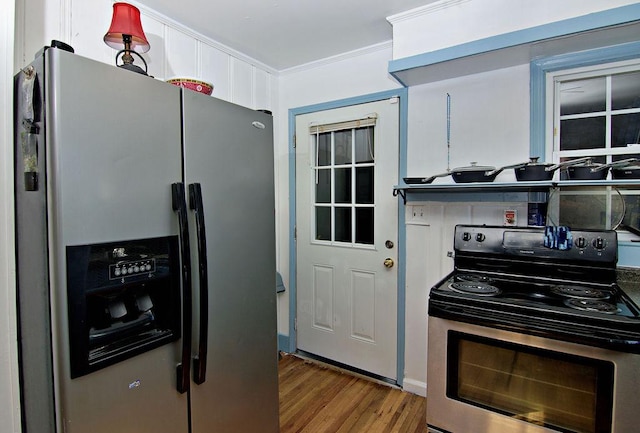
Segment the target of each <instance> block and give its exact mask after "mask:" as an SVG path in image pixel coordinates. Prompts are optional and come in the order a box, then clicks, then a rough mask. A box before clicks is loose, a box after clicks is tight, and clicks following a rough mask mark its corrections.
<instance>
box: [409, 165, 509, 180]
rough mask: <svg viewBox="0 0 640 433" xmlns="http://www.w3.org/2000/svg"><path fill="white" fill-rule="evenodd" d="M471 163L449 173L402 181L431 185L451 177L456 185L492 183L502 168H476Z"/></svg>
mask: <svg viewBox="0 0 640 433" xmlns="http://www.w3.org/2000/svg"><path fill="white" fill-rule="evenodd" d="M475 164H476V163H475V162H472V163H471V165H469V166H467V167H458V168H454V169H453V170H451V171H447V172H445V173H440V174H435V175H433V176H430V177H422V178H421V177H405V178H404V181H405V183H408V184H415V183H421V184H425V183H432V182H433V181H434V180H435V179H436V178H438V177H445V176H449V175H451V177H452V178H453V181H454V182H456V183H468V182H492V181H493V180H494V179H495V178H496V176H498V174H500V172H502V170H504V168H495V167H490V166H478V165H475Z"/></svg>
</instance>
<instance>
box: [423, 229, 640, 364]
mask: <svg viewBox="0 0 640 433" xmlns="http://www.w3.org/2000/svg"><path fill="white" fill-rule="evenodd" d="M454 252H455V256H454V271H453V272H452V273H450V274H449V275H448V276H447V277H445V278H444V279H443V280H441V281H440V282H439V283H438V284H436V285H435V286H434V287H433V288H432V289H431V291H430V295H429V315H430V316H433V317H440V318H444V319H449V320H457V321H461V322H467V323H473V324H477V325H482V326H487V327H492V328H497V329H504V330H509V331H514V332H520V333H524V334H529V335H537V336H542V337H546V338H552V339H556V340H562V341H568V342H574V343H578V344H586V345H591V346H596V347H601V348H605V349H612V350H618V351H624V352H630V353H640V308H639V307H638V306H637V305H636V304H635V303H634V302H633V301H632V299H631V298H630V297H629V296H628V295H627V294H626V293H624V291H623V290H622V289H621V288H620V287H619V285H618V284H617V281H616V263H617V235H616V232H615V231H594V230H572V229H570V228H567V227H562V228H557V227H549V228H538V227H498V226H477V225H459V226H456V228H455V240H454Z"/></svg>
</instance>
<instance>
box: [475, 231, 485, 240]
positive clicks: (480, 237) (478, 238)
mask: <svg viewBox="0 0 640 433" xmlns="http://www.w3.org/2000/svg"><path fill="white" fill-rule="evenodd" d="M485 239H486V236H485V235H484V234H482V233H478V234H477V235H476V241H477V242H484V240H485Z"/></svg>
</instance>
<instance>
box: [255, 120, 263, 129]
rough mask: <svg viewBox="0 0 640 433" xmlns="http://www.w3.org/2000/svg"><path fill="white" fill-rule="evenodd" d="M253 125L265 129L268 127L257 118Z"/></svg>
mask: <svg viewBox="0 0 640 433" xmlns="http://www.w3.org/2000/svg"><path fill="white" fill-rule="evenodd" d="M252 125H253V126H255V127H256V128H258V129H264V128H266V126H264V123H262V122H258V121H257V120H256V121H255V122H253V123H252Z"/></svg>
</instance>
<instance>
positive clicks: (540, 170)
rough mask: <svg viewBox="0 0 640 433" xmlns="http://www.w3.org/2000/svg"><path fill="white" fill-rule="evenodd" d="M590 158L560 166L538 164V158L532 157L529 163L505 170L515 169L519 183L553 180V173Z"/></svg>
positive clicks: (567, 162) (544, 163) (508, 166)
mask: <svg viewBox="0 0 640 433" xmlns="http://www.w3.org/2000/svg"><path fill="white" fill-rule="evenodd" d="M588 159H589V158H580V159H574V160H571V161H566V162H561V163H560V164H552V163H547V162H538V157H531V158H530V160H529V161H528V162H522V163H519V164H513V165H507V166H506V167H503V169H508V168H513V171H514V173H515V175H516V179H517V180H519V181H539V180H551V179H552V178H553V173H554V172H555V171H556V170H557V169H559V168H562V167H567V166H569V165H572V164H579V163H580V162H584V161H587V160H588Z"/></svg>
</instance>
